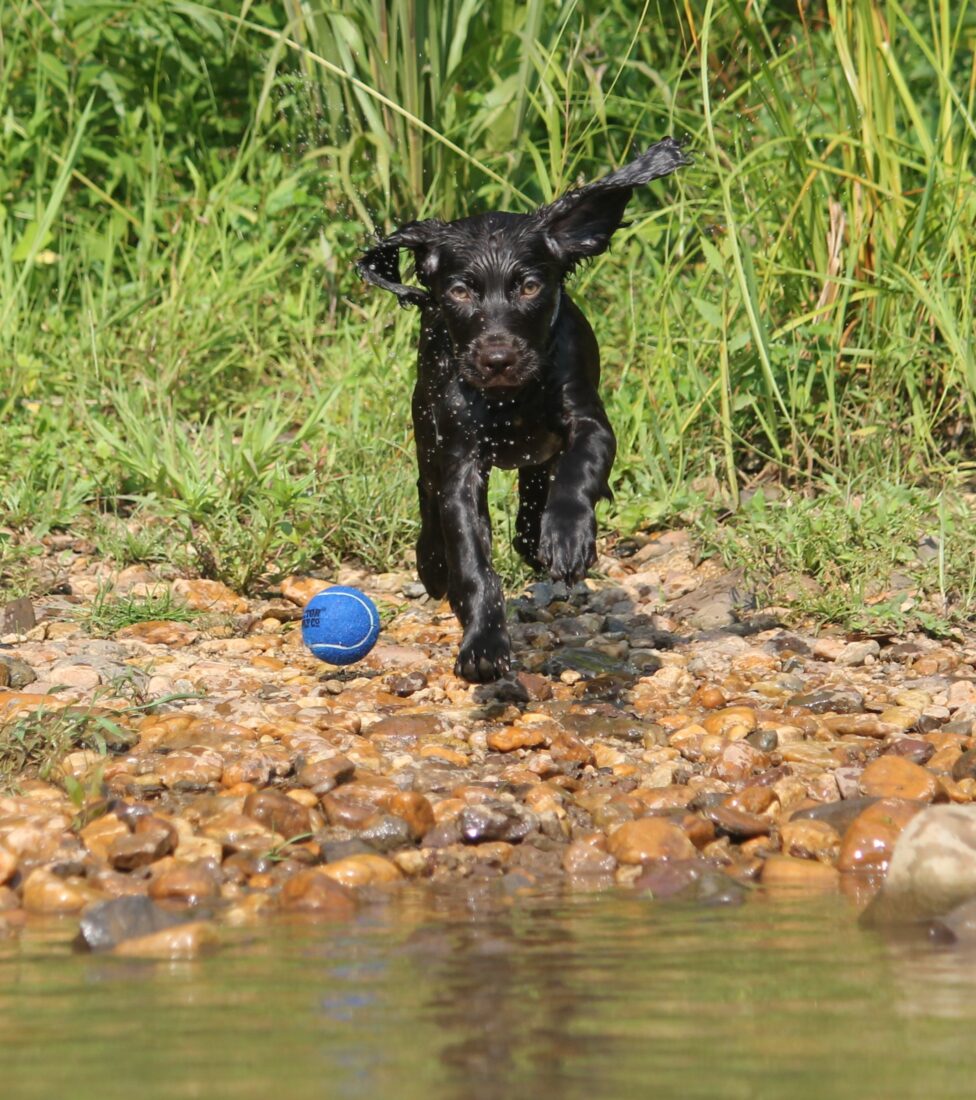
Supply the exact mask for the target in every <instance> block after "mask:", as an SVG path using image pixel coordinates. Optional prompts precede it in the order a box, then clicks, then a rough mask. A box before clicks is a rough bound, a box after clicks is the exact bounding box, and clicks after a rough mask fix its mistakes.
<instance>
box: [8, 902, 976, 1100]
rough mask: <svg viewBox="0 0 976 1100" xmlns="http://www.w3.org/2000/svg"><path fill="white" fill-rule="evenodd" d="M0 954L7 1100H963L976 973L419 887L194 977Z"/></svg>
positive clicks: (671, 918) (762, 906) (620, 905)
mask: <svg viewBox="0 0 976 1100" xmlns="http://www.w3.org/2000/svg"><path fill="white" fill-rule="evenodd" d="M73 927H74V926H73V924H68V923H64V924H53V925H46V926H42V927H36V926H35V927H31V928H30V929H28V930H27V931H25V932H24V933H23V934H21V935H20V936H19V937H17V938H10V939H6V940H2V941H0V1080H2V1086H0V1089H2V1092H0V1095H2V1096H3V1097H4V1100H27V1098H35V1097H36V1098H44V1100H51V1098H64V1100H89V1098H92V1100H94V1098H96V1097H97V1098H99V1100H105V1098H114V1097H122V1096H125V1097H133V1096H136V1097H148V1098H155V1097H167V1098H169V1097H173V1098H183V1097H194V1098H196V1097H207V1098H214V1100H223V1098H225V1097H226V1098H233V1100H236V1098H251V1097H255V1098H257V1097H261V1098H267V1097H272V1098H279V1097H280V1098H284V1097H287V1098H288V1100H304V1098H306V1097H309V1098H311V1097H315V1098H319V1097H329V1098H333V1097H381V1098H386V1097H391V1098H398V1100H413V1098H421V1097H423V1098H425V1100H441V1098H444V1100H447V1098H451V1100H453V1098H458V1100H461V1098H465V1100H467V1098H475V1100H480V1098H491V1100H494V1098H495V1097H498V1098H499V1100H501V1098H506V1100H509V1098H520V1097H532V1098H546V1097H559V1098H560V1100H573V1098H577V1097H578V1098H580V1100H582V1098H584V1097H585V1098H587V1100H604V1098H613V1097H630V1096H635V1097H672V1096H673V1097H682V1098H687V1097H709V1098H713V1097H742V1098H744V1100H745V1098H748V1100H757V1098H765V1097H785V1096H789V1097H800V1098H802V1097H811V1098H813V1097H816V1098H820V1097H858V1098H870V1097H884V1098H894V1097H933V1096H936V1097H957V1096H958V1097H964V1096H966V1097H969V1096H972V1095H974V1094H976V1041H974V1034H976V954H970V953H967V952H965V951H960V950H958V949H949V948H944V947H935V946H932V945H929V944H928V943H925V942H914V943H905V942H892V941H886V940H885V939H883V938H882V937H881V936H879V935H878V934H877V933H871V932H865V931H862V930H861V929H859V928H858V926H857V923H856V913H855V910H854V908H853V907H852V906H851V904H850V903H849V902H848V901H845V900H843V899H841V898H827V899H810V898H803V899H796V900H779V899H769V898H766V899H764V898H762V897H759V898H757V899H755V900H751V901H750V902H749V903H748V904H746V905H743V906H741V907H739V908H713V909H703V908H701V907H695V908H692V907H689V906H685V905H679V904H666V903H654V902H651V901H648V900H645V899H641V898H638V897H636V896H633V895H628V894H624V893H610V894H601V895H584V896H571V897H565V896H563V897H559V898H548V899H547V898H536V899H524V898H518V899H515V900H512V899H508V898H501V897H496V898H494V899H492V898H489V897H488V896H486V895H483V894H481V893H480V892H479V893H475V894H471V893H465V892H464V891H462V890H459V889H458V888H456V887H455V888H454V890H453V891H448V892H445V893H442V894H438V893H431V892H429V891H428V892H418V893H416V894H406V895H402V896H400V897H399V898H398V899H397V900H396V901H395V902H387V903H380V904H377V905H372V906H369V907H367V908H366V909H365V910H364V912H363V913H362V915H361V916H360V917H359V918H358V919H357V920H356V921H353V922H351V923H345V924H322V923H319V924H311V923H295V922H288V923H284V922H277V923H275V922H271V923H268V924H264V925H259V926H252V927H249V928H246V929H234V930H230V931H228V932H227V934H226V937H225V942H224V945H223V947H222V949H221V950H220V951H219V952H218V953H216V954H214V955H212V956H209V957H206V958H203V959H201V960H199V961H194V962H181V963H152V962H136V961H132V960H124V959H117V958H112V957H107V956H91V955H78V954H74V953H72V951H71V950H70V946H69V937H70V935H71V933H72V931H73Z"/></svg>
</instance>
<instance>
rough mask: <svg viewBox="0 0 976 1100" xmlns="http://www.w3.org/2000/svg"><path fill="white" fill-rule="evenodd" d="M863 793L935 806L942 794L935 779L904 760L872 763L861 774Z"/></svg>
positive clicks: (894, 758) (891, 758)
mask: <svg viewBox="0 0 976 1100" xmlns="http://www.w3.org/2000/svg"><path fill="white" fill-rule="evenodd" d="M861 790H862V791H863V792H864V794H865V795H867V796H869V797H870V796H874V797H876V798H913V799H918V800H919V801H922V802H931V801H932V799H933V798H935V796H936V793H937V792H938V783H937V781H936V779H935V776H934V775H932V774H931V773H930V772H927V771H926V770H925V769H924V768H922V767H920V766H919V765H918V764H913V763H912V762H911V761H910V760H907V759H906V758H905V757H904V756H897V755H891V754H889V755H886V756H879V757H878V758H877V759H876V760H872V761H871V763H870V764H868V766H867V767H866V768H865V769H864V771H863V772H862V773H861Z"/></svg>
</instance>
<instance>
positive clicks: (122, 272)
mask: <svg viewBox="0 0 976 1100" xmlns="http://www.w3.org/2000/svg"><path fill="white" fill-rule="evenodd" d="M0 35H2V37H0V318H2V324H0V373H2V381H3V386H2V390H0V415H2V416H3V421H4V431H3V433H2V437H0V470H2V471H3V472H4V474H5V475H6V476H4V477H0V573H2V572H4V571H6V573H7V574H8V577H19V576H21V574H20V573H18V572H17V569H16V566H17V564H18V563H20V562H21V561H22V559H23V557H24V555H25V554H26V553H27V548H28V547H29V546H30V544H31V542H32V540H36V538H37V537H40V536H42V535H43V534H45V533H46V532H48V531H50V530H52V529H55V528H57V529H63V528H68V529H74V528H78V529H79V530H83V531H90V532H95V533H96V536H97V537H98V538H101V539H103V545H104V546H105V547H106V552H109V551H110V550H111V551H112V552H117V553H122V554H129V555H132V554H143V555H145V554H149V553H151V552H152V551H151V550H150V548H149V547H148V546H147V544H146V542H145V540H143V539H140V538H139V537H138V536H137V534H136V533H135V532H134V529H135V528H136V527H137V526H138V524H139V523H142V524H148V525H150V526H151V527H152V529H153V530H156V531H157V532H158V533H159V539H160V540H161V542H160V544H161V545H162V546H164V547H165V553H166V554H167V555H168V556H170V557H172V558H174V559H178V560H179V561H181V562H182V563H183V564H185V566H186V567H187V568H195V569H198V570H202V571H204V572H207V573H209V574H211V575H216V576H221V577H223V578H224V579H226V580H228V581H229V582H231V583H234V584H236V585H238V586H243V587H252V588H253V587H255V586H260V585H261V584H262V583H264V582H265V581H266V580H267V579H269V578H271V577H273V575H274V574H275V573H276V572H281V571H284V570H287V569H291V568H309V567H312V566H314V565H319V566H324V567H328V566H329V565H330V564H333V563H334V562H335V561H337V560H338V559H339V558H340V557H342V556H349V555H353V556H357V555H358V556H359V557H361V558H362V559H363V560H364V561H366V562H367V563H368V564H370V565H372V566H375V567H383V566H385V565H388V564H390V563H392V562H395V561H398V560H402V559H403V558H404V556H405V555H408V554H409V544H410V542H411V540H412V537H413V532H414V522H415V507H414V504H413V501H412V487H411V486H412V479H413V472H412V469H411V459H410V456H409V452H410V447H411V441H410V434H409V415H408V405H409V390H410V386H411V376H412V358H413V352H412V350H411V345H412V333H413V331H414V329H415V325H416V319H415V317H413V316H412V315H410V314H404V313H401V312H400V311H397V310H395V309H394V307H393V304H392V302H388V301H383V300H380V299H379V298H378V297H377V296H376V295H375V294H370V293H368V292H367V291H366V289H365V288H363V287H362V286H361V285H360V284H359V283H358V281H357V280H356V278H355V277H354V276H353V274H352V260H353V258H354V257H355V255H356V253H357V252H358V250H359V249H360V248H361V247H362V246H363V245H364V244H365V243H366V241H367V239H368V235H369V233H370V231H371V230H373V229H380V230H383V229H388V228H390V227H391V226H393V225H395V224H397V223H399V222H403V221H407V220H410V219H411V218H414V217H417V216H422V215H427V214H435V213H436V214H439V215H442V216H455V215H459V214H461V213H465V212H469V211H475V210H478V209H484V208H486V207H488V206H496V205H497V206H503V207H506V208H509V209H516V210H527V209H531V207H532V205H534V204H535V203H537V202H540V201H545V200H547V199H549V198H551V197H552V196H553V195H554V194H556V193H558V191H559V190H560V189H562V188H565V187H567V186H571V185H572V184H574V183H575V182H576V181H577V180H579V179H581V178H595V177H596V176H598V175H600V174H602V173H603V172H605V171H606V170H607V169H608V168H609V167H611V166H613V165H615V164H618V163H621V162H622V161H624V160H625V159H626V157H627V156H628V154H629V152H630V151H632V150H634V149H636V148H640V147H644V146H646V145H647V144H649V143H650V142H651V141H653V140H655V139H656V138H658V137H659V136H661V135H662V134H664V133H675V134H681V135H686V136H688V137H689V138H690V140H691V144H692V148H693V151H694V154H695V159H696V163H695V166H694V167H693V168H692V169H689V170H686V171H684V172H682V173H681V174H680V175H679V176H678V177H675V178H673V179H670V180H668V181H667V182H666V183H662V184H658V185H656V186H655V187H654V188H653V189H649V190H648V192H647V193H644V194H641V195H638V196H636V197H635V199H634V201H633V203H632V204H631V207H630V217H631V223H630V225H629V226H628V227H627V228H626V229H625V230H623V231H622V232H621V233H620V234H618V236H617V238H616V239H615V244H614V248H613V250H612V252H611V253H610V254H608V255H607V256H604V257H601V258H599V259H598V260H597V261H596V262H595V263H594V264H592V265H591V266H590V267H588V268H587V269H586V270H584V271H582V272H581V273H579V274H578V275H577V276H576V277H575V280H574V284H573V288H572V289H573V293H574V295H576V296H577V297H578V298H579V299H580V300H581V301H583V302H584V303H585V305H586V309H587V312H588V315H589V316H590V317H591V318H592V320H593V322H594V325H595V327H596V329H597V334H598V336H599V338H600V341H601V346H602V349H603V357H604V361H605V370H606V382H605V393H606V396H607V399H608V403H609V405H610V411H611V416H612V419H613V421H614V424H615V426H616V428H617V431H618V435H619V437H620V444H621V446H620V458H619V460H618V465H617V468H616V486H615V489H616V494H617V503H616V505H615V506H614V507H615V512H614V513H613V514H612V515H611V516H610V519H611V522H613V523H614V524H618V525H622V526H636V525H639V524H642V523H647V522H653V521H656V520H660V519H662V518H666V517H667V516H668V515H670V514H673V513H674V512H675V511H678V510H680V509H681V508H682V507H684V506H685V505H686V504H687V502H688V500H689V499H691V497H692V496H693V495H694V492H693V490H692V489H691V488H689V487H690V486H691V484H692V482H693V480H694V479H695V478H701V477H703V476H708V477H711V478H717V479H718V480H719V482H720V483H721V490H722V495H723V498H724V500H725V501H727V502H729V503H732V504H734V503H735V501H736V499H737V496H738V493H739V491H740V490H741V489H742V488H743V487H748V486H751V485H752V484H754V483H756V482H757V481H761V480H765V479H769V478H783V479H786V480H788V481H791V482H794V483H798V484H799V483H807V482H812V483H814V484H816V483H817V482H818V481H820V480H821V479H824V478H825V477H833V478H835V479H837V478H840V479H843V477H844V476H846V475H847V474H848V473H852V474H855V475H857V474H861V475H863V474H865V473H869V474H871V475H873V474H878V475H880V474H881V473H884V474H885V476H887V477H890V478H892V479H895V480H902V481H914V482H924V481H926V480H927V479H928V480H936V481H938V482H939V483H941V482H943V481H945V480H946V479H949V480H953V479H955V480H960V481H961V480H964V479H966V478H967V477H969V476H970V473H971V468H972V467H971V464H972V452H973V416H974V411H976V409H974V394H976V350H974V332H973V312H974V311H973V301H974V292H976V260H974V257H976V228H974V227H976V197H974V196H976V191H974V187H973V183H974V178H973V177H974V172H973V163H974V157H973V146H974V137H976V123H974V97H976V68H974V62H973V55H974V44H976V4H974V3H973V2H972V0H955V2H953V3H952V4H949V3H948V0H930V2H929V3H926V4H922V3H914V2H909V0H902V2H897V0H826V2H824V3H821V4H812V5H810V4H808V5H802V6H798V7H795V6H793V5H790V4H786V3H783V2H773V0H765V2H763V0H760V2H758V3H749V4H746V3H740V2H739V0H689V3H687V4H684V5H680V6H679V5H672V4H667V3H664V2H660V0H649V2H644V0H610V3H609V4H607V5H601V6H600V7H599V9H597V8H596V7H595V6H594V5H589V4H585V3H582V2H571V3H568V4H557V3H555V2H554V0H545V2H542V0H529V2H528V3H525V4H515V3H510V2H508V0H505V2H502V3H498V4H487V3H484V2H483V0H442V2H441V3H438V4H433V3H422V2H420V0H386V2H379V0H352V2H351V3H349V4H343V5H341V6H340V5H334V4H328V3H324V2H322V0H305V2H302V3H299V2H298V0H288V2H286V3H284V4H281V5H271V4H261V3H252V2H250V0H209V2H207V3H194V2H191V0H160V2H159V3H156V4H152V5H147V4H143V3H141V2H137V0H131V2H129V3H121V4H119V3H113V4H108V3H105V2H103V0H72V2H71V3H67V2H63V3H56V4H51V5H44V6H40V5H37V4H35V3H32V2H30V0H8V3H5V4H4V5H3V7H2V9H0ZM137 521H138V522H137ZM119 525H121V528H120V526H119ZM120 530H124V531H125V532H126V534H125V536H124V537H123V536H122V535H121V534H119V531H120ZM111 532H115V533H114V534H111ZM5 562H6V563H7V564H6V565H5V564H4V563H5ZM16 583H18V584H19V583H22V582H21V581H19V580H18V581H17V582H16ZM13 584H14V582H13V581H9V580H8V585H13Z"/></svg>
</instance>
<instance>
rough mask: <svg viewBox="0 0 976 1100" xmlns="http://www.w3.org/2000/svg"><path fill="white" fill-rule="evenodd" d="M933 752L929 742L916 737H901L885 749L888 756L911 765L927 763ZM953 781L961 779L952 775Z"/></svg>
mask: <svg viewBox="0 0 976 1100" xmlns="http://www.w3.org/2000/svg"><path fill="white" fill-rule="evenodd" d="M934 752H935V746H934V745H933V744H932V743H931V742H930V741H921V740H919V739H918V738H917V737H903V738H901V739H900V740H898V741H894V742H892V744H891V745H889V746H888V748H887V749H885V754H886V755H888V756H900V757H902V758H903V759H904V760H910V761H911V762H912V763H913V764H925V763H927V762H928V761H929V760H930V759H931V757H932V754H933V753H934ZM953 778H954V779H958V778H962V777H961V776H956V775H955V774H953Z"/></svg>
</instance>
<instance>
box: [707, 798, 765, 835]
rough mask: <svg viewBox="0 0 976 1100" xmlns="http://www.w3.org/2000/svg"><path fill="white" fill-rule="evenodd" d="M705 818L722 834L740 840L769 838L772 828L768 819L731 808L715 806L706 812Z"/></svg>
mask: <svg viewBox="0 0 976 1100" xmlns="http://www.w3.org/2000/svg"><path fill="white" fill-rule="evenodd" d="M705 816H706V817H707V818H708V820H709V821H711V822H712V824H713V825H714V826H715V828H716V829H718V831H719V832H720V833H725V834H726V836H731V837H737V838H740V839H747V838H749V837H754V836H768V835H769V832H770V829H771V828H772V822H770V821H769V820H768V818H765V817H760V816H759V815H758V814H750V813H746V812H745V811H744V810H737V809H734V808H733V807H731V806H722V805H719V806H713V807H711V808H710V809H708V810H706V811H705Z"/></svg>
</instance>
